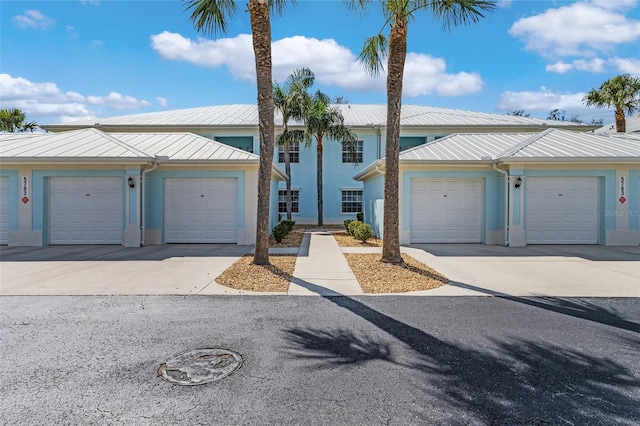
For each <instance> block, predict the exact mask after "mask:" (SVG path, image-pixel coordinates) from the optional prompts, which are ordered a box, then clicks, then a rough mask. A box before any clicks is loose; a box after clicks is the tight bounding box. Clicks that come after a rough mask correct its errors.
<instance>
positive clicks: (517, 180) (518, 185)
mask: <svg viewBox="0 0 640 426" xmlns="http://www.w3.org/2000/svg"><path fill="white" fill-rule="evenodd" d="M521 186H522V178H521V177H520V176H518V179H516V184H515V187H516V188H520V187H521Z"/></svg>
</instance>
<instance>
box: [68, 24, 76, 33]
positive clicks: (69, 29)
mask: <svg viewBox="0 0 640 426" xmlns="http://www.w3.org/2000/svg"><path fill="white" fill-rule="evenodd" d="M74 29H75V28H73V27H72V26H71V25H67V31H68V32H71V31H73V30H74Z"/></svg>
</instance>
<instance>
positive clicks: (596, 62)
mask: <svg viewBox="0 0 640 426" xmlns="http://www.w3.org/2000/svg"><path fill="white" fill-rule="evenodd" d="M546 70H547V71H549V72H555V73H558V74H564V73H567V72H569V71H572V70H577V71H586V72H592V73H604V72H607V71H608V70H613V71H615V72H621V73H629V74H633V75H640V59H636V58H618V57H614V58H609V59H602V58H592V59H576V60H574V61H572V62H568V63H567V62H564V61H558V62H556V63H554V64H550V65H547V66H546Z"/></svg>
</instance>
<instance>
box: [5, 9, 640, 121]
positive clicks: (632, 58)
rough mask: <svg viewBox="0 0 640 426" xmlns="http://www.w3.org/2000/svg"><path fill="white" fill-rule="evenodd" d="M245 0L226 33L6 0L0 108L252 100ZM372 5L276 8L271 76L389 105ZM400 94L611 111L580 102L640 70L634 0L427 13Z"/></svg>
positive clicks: (420, 100) (498, 106)
mask: <svg viewBox="0 0 640 426" xmlns="http://www.w3.org/2000/svg"><path fill="white" fill-rule="evenodd" d="M245 4H246V2H239V12H238V14H237V15H236V16H235V17H234V18H233V19H232V20H231V21H230V23H229V28H228V32H227V34H226V35H217V36H215V37H212V36H206V35H203V34H198V33H197V32H196V31H195V30H194V28H193V25H192V23H191V22H190V20H189V14H188V13H187V12H185V11H184V4H183V3H182V2H180V1H168V0H166V1H157V0H156V1H110V0H101V1H90V0H85V1H72V0H67V1H7V0H2V1H1V2H0V37H1V42H0V43H1V44H0V108H11V107H17V108H20V109H22V110H23V111H25V112H26V113H27V116H28V119H30V120H36V121H38V122H39V123H41V124H45V123H48V124H53V123H60V122H68V121H73V120H80V119H90V118H96V119H98V118H100V117H109V116H116V115H124V114H132V113H143V112H153V111H162V110H166V109H180V108H190V107H198V106H206V105H219V104H230V103H254V102H255V99H256V89H255V68H254V62H253V51H252V47H251V38H250V28H249V18H248V13H247V12H245V9H246V7H245ZM381 16H382V15H381V11H380V7H379V5H378V4H377V3H374V4H373V5H372V7H371V8H370V9H369V11H368V13H367V14H365V15H364V16H360V15H358V14H356V13H355V12H353V11H350V10H348V9H347V8H346V7H345V5H344V3H343V2H342V1H300V0H299V1H298V2H297V5H296V6H292V7H289V8H288V9H287V10H286V11H285V14H284V15H283V16H280V17H274V18H273V19H272V22H271V24H272V39H273V63H274V79H276V80H284V79H285V78H286V77H287V75H288V74H290V73H291V72H292V71H293V70H295V69H296V68H300V67H309V68H311V70H313V71H314V72H315V74H316V83H317V87H319V88H320V89H322V90H323V91H324V92H326V93H327V94H329V95H331V96H343V97H344V98H346V99H347V101H348V102H350V103H385V102H386V96H385V91H384V90H385V82H384V76H382V77H379V78H372V77H370V76H368V75H366V73H365V72H364V70H363V68H362V67H361V65H360V64H359V63H358V62H357V61H356V59H357V56H358V54H359V52H360V50H361V48H362V44H363V41H364V39H365V37H368V36H371V35H374V34H376V33H377V32H379V31H380V30H381V26H382V24H383V20H382V17H381ZM408 52H409V53H408V56H407V64H406V68H405V78H404V97H403V103H405V104H418V105H430V106H438V107H445V108H459V109H468V110H474V111H483V112H496V113H506V112H509V111H513V110H519V109H524V110H525V111H526V112H527V113H530V114H531V115H532V116H534V117H541V118H546V116H547V114H548V112H549V111H551V110H552V109H555V108H559V109H563V110H565V111H566V117H567V119H569V117H571V116H573V115H578V116H579V117H580V118H581V119H582V120H584V121H587V122H590V121H591V120H592V119H594V118H596V119H597V118H603V119H604V121H605V123H608V122H611V121H613V114H612V113H611V112H610V111H605V110H597V109H593V108H585V107H584V106H583V105H582V101H581V100H582V97H583V96H584V93H585V92H586V91H588V90H590V89H591V88H594V87H598V86H599V85H600V84H601V83H602V82H603V81H605V80H607V79H608V78H610V77H612V76H614V75H617V74H620V73H630V74H633V75H640V0H581V1H546V0H535V1H532V0H522V1H520V0H501V1H499V2H498V8H496V10H495V11H494V12H492V13H488V14H487V16H486V19H484V20H482V21H481V22H480V23H478V24H475V25H470V26H463V27H457V28H452V30H451V31H445V30H443V28H442V25H441V23H440V22H438V21H435V20H434V19H433V18H432V16H431V15H430V14H429V13H426V12H425V13H421V14H419V15H417V19H416V20H414V21H412V22H411V24H410V27H409V40H408Z"/></svg>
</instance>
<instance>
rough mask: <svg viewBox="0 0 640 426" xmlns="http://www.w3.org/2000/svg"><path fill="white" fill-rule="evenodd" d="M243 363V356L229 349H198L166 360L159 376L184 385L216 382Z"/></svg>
mask: <svg viewBox="0 0 640 426" xmlns="http://www.w3.org/2000/svg"><path fill="white" fill-rule="evenodd" d="M241 365H242V356H240V354H238V353H236V352H233V351H230V350H228V349H221V348H214V349H198V350H195V351H191V352H187V353H185V354H182V355H178V356H177V357H175V358H173V359H171V360H169V361H167V362H165V363H164V364H161V365H160V368H158V377H160V378H161V379H162V380H165V381H167V382H170V383H175V384H177V385H182V386H193V385H203V384H205V383H211V382H216V381H218V380H221V379H224V378H225V377H227V376H228V375H230V374H232V373H233V372H234V371H236V370H237V369H238V368H240V366H241Z"/></svg>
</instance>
